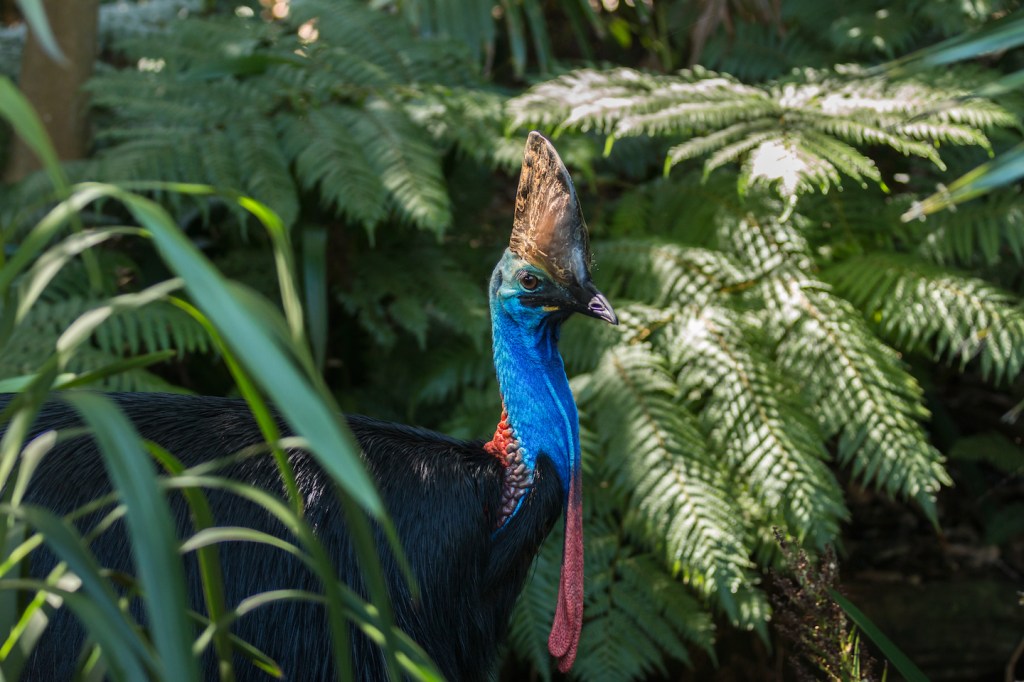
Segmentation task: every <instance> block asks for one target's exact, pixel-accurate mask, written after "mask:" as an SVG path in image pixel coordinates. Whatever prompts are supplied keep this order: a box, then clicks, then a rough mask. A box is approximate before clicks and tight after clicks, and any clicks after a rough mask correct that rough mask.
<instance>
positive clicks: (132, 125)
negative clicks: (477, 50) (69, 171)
mask: <svg viewBox="0 0 1024 682" xmlns="http://www.w3.org/2000/svg"><path fill="white" fill-rule="evenodd" d="M243 14H244V13H243ZM300 28H301V29H302V30H301V31H300V30H299V29H300ZM300 33H301V35H300ZM410 37H411V29H410V28H409V27H408V25H406V24H404V23H403V22H402V21H401V20H399V19H398V18H396V17H391V16H388V15H386V14H384V13H381V12H378V11H374V10H372V9H370V8H367V7H365V6H364V5H360V4H358V3H353V2H344V3H342V4H340V5H339V4H338V3H327V2H323V1H322V0H302V2H293V3H292V4H291V5H289V14H288V16H287V18H285V19H282V20H276V21H264V20H262V19H260V18H257V17H249V18H247V17H245V16H234V17H230V18H216V17H215V18H204V19H185V20H179V21H175V22H173V23H171V24H170V25H169V26H168V28H167V32H166V35H165V36H164V38H163V39H162V40H160V41H154V40H151V39H146V40H125V41H123V42H122V43H121V44H120V49H121V50H122V51H123V54H124V55H125V56H126V57H127V59H128V61H129V63H131V64H133V65H135V68H128V69H123V70H120V71H113V72H111V71H108V72H106V73H104V74H102V75H100V76H98V77H96V78H95V79H94V81H93V82H92V84H91V86H90V89H91V92H92V101H93V104H94V106H95V107H97V108H98V109H99V110H100V112H101V113H102V116H100V118H99V120H100V121H101V124H100V126H99V129H98V131H97V135H96V139H97V141H98V144H99V150H100V153H99V154H98V156H97V158H96V160H94V161H92V162H90V163H88V164H86V165H84V166H83V167H81V168H80V169H78V173H79V174H80V177H88V178H89V179H108V180H119V181H124V180H146V181H152V180H169V181H188V182H207V183H211V184H215V185H218V186H222V187H227V188H230V189H234V190H237V191H241V192H243V193H246V194H248V195H251V196H253V197H254V198H256V199H257V200H260V201H263V202H264V203H266V204H267V205H269V206H270V207H271V208H273V209H274V210H275V211H276V212H277V213H278V214H279V215H280V216H281V217H282V219H283V220H284V222H285V223H286V224H287V225H289V226H291V225H294V224H295V223H296V221H297V220H298V217H299V210H300V209H299V206H300V202H301V200H302V196H301V195H300V192H301V191H305V192H309V193H311V194H312V195H313V196H315V197H318V198H319V199H320V204H321V206H322V207H323V208H324V209H326V211H327V212H328V213H331V214H334V215H338V216H341V217H343V218H346V219H348V220H349V221H351V222H352V223H354V224H361V225H363V226H365V227H366V228H368V229H369V230H370V231H371V233H372V230H373V229H374V228H375V227H376V226H377V225H379V224H381V223H382V222H385V221H386V220H388V219H390V218H392V217H394V218H397V219H398V220H400V221H407V222H409V223H411V224H413V225H416V226H418V227H420V228H423V229H427V230H430V231H433V232H437V233H440V232H441V231H443V230H444V229H446V228H447V227H449V226H450V224H451V222H452V216H451V205H450V200H449V197H448V191H447V187H446V183H445V178H444V173H443V171H442V166H441V162H442V157H443V155H444V153H445V152H446V151H447V150H448V149H449V148H450V147H451V146H452V145H454V144H460V143H466V144H472V142H473V141H477V142H479V141H480V140H481V139H484V138H487V136H488V132H487V131H490V135H491V136H492V137H494V138H498V137H499V135H498V134H497V131H498V130H499V121H498V118H497V115H496V114H497V111H496V110H495V109H490V110H473V109H472V108H470V107H468V106H466V104H465V103H466V101H467V100H468V99H469V98H470V97H471V95H463V96H462V97H454V98H453V99H454V100H455V101H457V102H459V106H458V107H455V108H453V109H452V111H451V112H447V111H446V99H445V98H444V97H443V96H441V94H440V93H439V92H438V88H447V89H448V91H449V93H454V92H455V91H457V90H460V89H466V88H470V87H472V86H474V85H475V83H476V76H475V74H474V71H473V70H472V69H467V68H466V65H465V54H464V53H463V52H462V51H461V50H460V49H459V48H458V46H456V45H454V44H452V43H444V42H441V41H437V40H410ZM211 45H215V46H216V47H215V48H214V49H211V48H210V46H211ZM483 99H485V100H486V99H487V96H484V97H483ZM492 101H493V98H492ZM428 110H429V112H430V114H429V117H428V116H427V115H425V112H426V111H428ZM460 112H465V116H466V119H467V121H468V122H469V123H468V125H467V127H468V128H470V129H471V130H472V131H473V132H472V136H471V137H470V136H469V135H466V136H460V135H456V134H452V129H453V128H454V127H455V126H452V125H451V123H453V122H454V123H455V124H456V126H457V125H458V119H456V118H454V117H455V116H457V115H458V114H459V113H460ZM446 117H447V118H448V119H452V120H450V121H449V125H448V127H447V128H446V129H445V130H443V131H439V130H437V129H436V126H434V125H433V124H434V122H435V121H437V120H440V119H444V118H446ZM474 117H475V118H474ZM470 119H472V121H470ZM489 146H490V147H491V148H497V147H498V146H499V145H498V144H497V143H492V144H491V145H489ZM481 148H482V149H486V148H487V147H486V146H484V147H481ZM300 188H301V190H300ZM167 198H168V199H173V197H171V196H170V195H169V196H168V197H167ZM173 200H174V201H177V199H173ZM239 217H240V218H242V217H244V216H243V214H241V213H239Z"/></svg>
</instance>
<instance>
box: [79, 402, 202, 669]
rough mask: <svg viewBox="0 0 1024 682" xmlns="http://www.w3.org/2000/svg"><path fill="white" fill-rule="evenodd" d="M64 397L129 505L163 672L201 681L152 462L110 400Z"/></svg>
mask: <svg viewBox="0 0 1024 682" xmlns="http://www.w3.org/2000/svg"><path fill="white" fill-rule="evenodd" d="M64 398H65V400H67V402H68V403H69V404H70V405H71V406H72V407H73V408H74V409H75V410H76V411H77V412H78V413H79V414H80V415H81V416H82V418H83V420H84V421H85V422H86V423H87V424H88V425H89V426H91V427H92V429H93V432H94V433H95V437H96V442H97V444H98V445H99V449H100V452H101V453H102V455H103V461H104V463H105V464H106V467H107V471H108V472H109V474H110V480H111V482H112V483H113V485H114V487H115V488H116V489H117V490H118V492H119V493H120V496H121V499H122V500H123V501H124V504H125V506H126V507H127V509H128V514H127V522H128V531H129V534H130V536H131V540H132V557H133V558H134V561H135V566H136V570H137V571H138V576H139V579H140V580H141V582H142V585H143V587H144V588H145V601H146V610H147V612H148V613H149V628H150V630H151V631H152V633H153V640H154V644H155V646H156V649H157V652H158V653H159V654H160V669H161V672H162V673H163V674H164V676H165V677H166V679H169V680H183V681H184V680H197V679H199V667H198V664H197V661H196V659H195V658H194V657H193V656H192V627H191V624H190V623H189V622H188V619H187V617H186V614H185V612H184V610H183V608H182V607H183V606H184V605H185V604H187V603H188V596H187V594H188V593H187V590H186V589H185V571H184V568H183V567H182V564H181V560H180V559H179V558H178V554H177V547H178V540H177V535H176V533H175V530H174V524H173V523H172V521H171V513H170V509H169V507H168V505H167V501H166V500H165V499H164V498H163V496H162V495H161V494H160V488H159V486H158V485H157V482H156V475H155V472H154V471H153V465H152V461H151V460H150V458H149V457H148V456H146V454H145V449H144V448H143V446H142V442H141V439H140V437H139V435H138V433H137V432H136V431H135V427H133V426H132V424H131V422H129V421H128V419H127V418H126V417H125V416H124V415H123V414H122V413H121V412H120V410H118V409H117V407H116V406H115V405H114V403H113V402H112V401H111V400H110V399H109V398H106V397H103V396H100V395H96V394H87V393H74V392H70V393H66V394H64Z"/></svg>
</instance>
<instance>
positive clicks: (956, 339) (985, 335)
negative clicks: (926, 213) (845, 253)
mask: <svg viewBox="0 0 1024 682" xmlns="http://www.w3.org/2000/svg"><path fill="white" fill-rule="evenodd" d="M825 278H826V279H827V280H828V281H830V282H832V283H833V284H834V285H835V286H836V290H837V291H838V292H839V293H840V294H842V295H843V296H844V297H845V298H847V299H848V300H850V301H851V302H852V303H853V304H854V305H856V306H857V307H858V308H860V309H861V310H862V311H863V313H864V315H865V317H866V318H867V319H868V320H870V321H871V322H872V323H873V324H875V325H877V327H878V328H879V329H880V331H881V332H882V334H883V336H884V337H886V338H888V339H890V340H891V341H892V343H893V344H894V345H896V346H898V347H900V348H904V349H906V350H913V349H915V348H918V347H920V346H930V347H933V348H934V353H935V355H936V356H937V357H944V358H945V359H946V361H947V362H954V361H956V360H959V362H960V367H961V369H962V368H963V367H964V366H966V364H967V363H968V362H970V361H972V360H974V359H975V358H977V359H978V362H979V364H980V367H981V372H982V375H983V376H984V377H985V378H987V379H992V380H993V381H996V382H1009V381H1012V380H1013V379H1014V378H1016V377H1017V375H1019V374H1020V372H1021V369H1022V368H1024V312H1022V311H1021V308H1020V301H1019V300H1018V299H1017V298H1016V297H1015V296H1013V295H1012V294H1011V293H1009V292H1007V291H1003V290H1000V289H999V288H997V287H995V286H993V285H991V284H989V283H988V282H985V281H984V280H980V279H977V278H975V277H969V276H967V275H964V274H961V273H957V272H954V271H952V270H947V269H943V268H940V267H937V266H934V265H929V264H927V263H923V262H921V261H920V260H919V259H916V258H913V257H909V256H902V255H897V254H891V253H872V254H868V255H865V256H862V257H860V258H856V259H850V260H848V261H846V262H844V263H842V264H840V265H837V266H835V267H833V268H830V269H829V270H827V271H826V272H825Z"/></svg>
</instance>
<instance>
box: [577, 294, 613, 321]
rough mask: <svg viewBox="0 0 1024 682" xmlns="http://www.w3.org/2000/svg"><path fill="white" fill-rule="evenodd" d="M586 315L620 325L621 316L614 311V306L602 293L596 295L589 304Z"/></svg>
mask: <svg viewBox="0 0 1024 682" xmlns="http://www.w3.org/2000/svg"><path fill="white" fill-rule="evenodd" d="M584 314H585V315H590V316H591V317H596V318H598V319H601V320H604V321H605V322H608V323H611V324H618V323H619V316H618V315H616V314H615V311H614V310H613V309H612V304H611V303H609V302H608V299H607V298H605V297H604V294H602V293H601V292H600V291H599V292H597V293H596V294H594V297H593V298H591V299H590V302H589V303H587V311H586V312H585V313H584Z"/></svg>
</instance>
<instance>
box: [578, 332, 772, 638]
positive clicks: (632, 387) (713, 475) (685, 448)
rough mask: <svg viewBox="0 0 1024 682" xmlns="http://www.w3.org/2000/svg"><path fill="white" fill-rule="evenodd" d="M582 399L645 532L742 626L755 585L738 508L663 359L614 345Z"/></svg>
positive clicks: (691, 581) (635, 347)
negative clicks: (742, 602) (743, 605)
mask: <svg viewBox="0 0 1024 682" xmlns="http://www.w3.org/2000/svg"><path fill="white" fill-rule="evenodd" d="M579 401H580V403H581V405H582V406H583V410H584V412H585V414H586V416H587V418H588V420H592V421H593V423H594V424H600V425H602V426H603V428H602V429H601V431H600V433H601V435H602V436H603V437H604V438H606V439H607V441H606V443H605V447H604V452H605V453H606V456H605V459H604V461H605V462H606V463H607V466H608V467H609V470H610V472H611V474H612V475H613V476H614V477H615V480H616V484H617V485H618V486H619V488H620V489H621V490H622V491H624V492H626V493H627V494H628V495H629V500H630V501H629V509H630V510H631V511H632V512H633V513H634V514H635V515H636V518H637V522H638V523H639V527H640V528H641V529H643V536H644V537H646V538H650V539H652V541H654V542H656V543H657V544H658V545H659V546H660V547H661V551H662V552H664V557H665V562H666V563H667V565H668V566H670V567H671V568H672V570H673V572H677V573H679V574H680V575H681V576H682V578H683V580H684V581H685V582H686V583H687V584H689V585H691V586H693V588H694V589H696V590H697V591H699V592H700V593H702V594H703V595H705V596H706V597H709V598H713V599H715V600H716V601H717V602H718V604H719V605H720V606H721V608H722V609H723V610H724V611H725V612H726V613H727V614H728V616H729V618H730V619H731V620H732V621H733V622H734V623H741V621H740V617H741V614H740V612H739V610H738V608H737V604H736V595H737V594H739V593H744V594H746V593H748V592H751V591H753V590H754V588H753V584H754V578H753V576H752V575H751V574H750V573H749V567H750V564H749V560H748V559H747V557H748V555H749V551H748V549H747V548H746V547H745V546H744V543H743V538H742V533H741V527H740V526H739V525H738V523H737V521H738V518H739V510H738V509H737V508H736V507H735V504H734V501H733V500H732V498H731V497H730V495H729V486H728V485H727V484H726V481H725V479H724V478H723V477H722V476H721V474H720V473H719V471H720V467H718V466H716V463H715V461H714V458H713V457H712V454H711V450H710V449H709V448H708V444H707V443H706V442H705V441H704V439H703V437H702V436H701V434H700V432H699V430H698V429H697V426H696V422H695V420H694V418H693V416H692V415H690V414H689V413H688V411H687V410H686V409H685V408H684V407H682V405H681V404H680V402H679V397H678V389H677V388H676V386H675V382H674V381H673V379H672V377H671V375H670V374H669V373H668V371H667V368H666V367H665V366H664V364H663V361H662V360H661V359H660V358H659V357H658V356H657V355H655V354H654V353H652V352H651V351H650V349H649V348H646V347H645V346H644V345H642V344H638V345H633V346H625V347H620V348H616V349H614V350H612V351H609V352H608V353H607V354H606V355H605V358H604V360H603V361H602V362H601V364H600V365H599V366H598V368H597V369H596V370H595V371H594V372H593V373H592V374H591V375H589V377H588V380H587V381H586V383H585V384H584V385H583V387H582V388H581V392H580V395H579ZM610 424H616V425H617V426H616V428H614V429H612V428H608V427H609V425H610ZM741 624H742V625H746V626H751V625H752V624H751V623H746V622H742V623H741Z"/></svg>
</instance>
